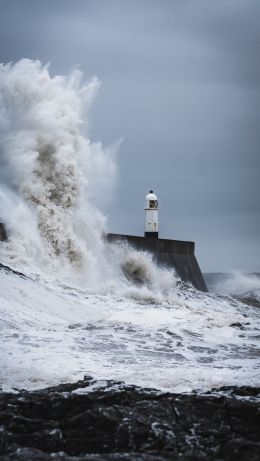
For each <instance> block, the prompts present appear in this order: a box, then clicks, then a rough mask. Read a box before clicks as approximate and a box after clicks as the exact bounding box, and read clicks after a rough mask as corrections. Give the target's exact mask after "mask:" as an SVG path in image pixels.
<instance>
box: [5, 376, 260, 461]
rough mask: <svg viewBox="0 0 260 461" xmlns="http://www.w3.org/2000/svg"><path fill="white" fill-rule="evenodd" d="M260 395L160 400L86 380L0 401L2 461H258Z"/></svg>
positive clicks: (223, 392) (239, 392) (238, 392)
mask: <svg viewBox="0 0 260 461" xmlns="http://www.w3.org/2000/svg"><path fill="white" fill-rule="evenodd" d="M258 395H259V389H256V388H250V387H243V388H232V387H225V388H222V389H219V390H215V391H212V393H208V394H205V395H198V394H189V395H185V394H162V393H159V392H157V391H155V390H149V389H139V388H137V387H135V386H127V385H124V384H123V383H116V382H113V381H106V382H104V381H102V382H95V381H93V380H92V379H91V378H89V377H86V378H85V379H84V380H83V381H79V382H78V383H74V384H63V385H60V386H56V387H52V388H48V389H43V390H40V391H34V392H26V391H20V392H18V393H16V394H12V393H1V394H0V427H1V432H0V452H1V454H2V455H1V456H0V461H11V460H12V461H18V460H19V461H38V460H42V461H45V460H46V461H47V460H52V461H53V460H54V461H55V460H67V461H75V460H81V461H84V460H86V461H87V460H93V461H94V460H99V461H102V460H118V461H123V460H133V461H139V460H140V461H162V460H179V461H181V460H182V461H192V460H197V461H200V460H204V461H206V460H216V461H217V460H218V461H221V460H231V461H233V460H234V461H235V460H239V461H248V460H249V459H250V461H256V460H259V452H260V451H259V450H260V444H259V440H260V416H259V412H258V403H257V402H258V400H257V396H258Z"/></svg>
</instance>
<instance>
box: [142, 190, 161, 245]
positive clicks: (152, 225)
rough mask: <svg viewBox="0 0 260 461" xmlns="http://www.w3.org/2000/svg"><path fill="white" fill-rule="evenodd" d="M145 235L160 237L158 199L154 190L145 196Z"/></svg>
mask: <svg viewBox="0 0 260 461" xmlns="http://www.w3.org/2000/svg"><path fill="white" fill-rule="evenodd" d="M144 236H145V237H154V238H158V199H157V196H156V195H155V193H154V192H153V190H150V192H149V194H147V196H146V197H145V230H144Z"/></svg>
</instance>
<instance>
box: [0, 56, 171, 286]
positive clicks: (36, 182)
mask: <svg viewBox="0 0 260 461" xmlns="http://www.w3.org/2000/svg"><path fill="white" fill-rule="evenodd" d="M98 87H99V81H98V80H97V79H96V78H94V79H92V80H91V81H90V82H87V83H82V74H81V73H80V72H79V71H75V72H73V73H72V74H71V75H70V77H69V78H65V77H61V76H55V77H51V75H50V73H49V69H48V66H42V64H41V63H40V62H39V61H31V60H27V59H23V60H21V61H19V62H18V63H16V64H8V65H1V67H0V138H1V142H0V180H1V187H0V210H1V211H0V219H1V220H3V221H4V222H5V224H6V226H7V229H8V234H9V239H8V242H7V243H5V244H2V245H1V247H0V256H1V261H2V262H7V263H8V264H11V265H12V266H15V267H19V268H22V270H26V271H27V272H28V269H29V270H30V271H36V272H38V271H39V270H40V271H41V270H44V271H45V273H46V272H47V273H48V274H53V273H55V274H57V276H58V277H60V276H64V275H66V274H69V277H70V280H71V277H72V276H73V274H74V276H75V274H77V281H78V280H79V277H80V276H81V277H82V279H83V281H84V286H86V285H88V286H91V287H97V286H98V285H101V284H104V281H106V282H107V281H110V284H113V283H114V282H116V284H117V285H118V283H119V282H120V281H122V279H123V280H124V285H126V286H128V285H129V284H137V285H145V284H146V285H148V286H149V287H150V288H152V286H153V288H155V289H156V290H157V289H158V280H162V287H161V288H162V290H165V288H166V286H168V289H170V288H171V287H172V282H173V273H171V274H170V275H169V274H167V271H165V270H162V269H159V268H156V266H155V265H154V264H153V261H152V260H151V258H149V257H148V256H146V255H144V254H143V255H142V254H139V253H137V252H134V251H133V250H131V251H129V249H127V248H119V249H118V248H115V247H113V246H112V247H111V248H110V249H109V251H107V249H106V251H104V246H105V243H104V239H103V234H104V233H105V229H106V219H105V217H104V215H103V214H102V213H101V212H100V211H99V209H98V207H97V205H100V204H102V200H103V199H104V198H105V199H106V200H107V198H108V197H110V196H111V191H112V190H113V186H114V184H115V177H116V166H115V162H114V158H113V157H114V155H113V154H114V152H113V151H112V150H111V149H110V150H109V149H104V148H103V147H102V145H101V143H91V142H90V140H89V138H88V133H87V131H86V125H87V124H86V122H85V123H83V119H84V120H85V119H86V117H87V111H88V109H89V106H90V105H91V103H92V100H93V97H94V96H95V93H96V91H97V89H98ZM155 272H156V273H157V276H155ZM138 277H139V279H138Z"/></svg>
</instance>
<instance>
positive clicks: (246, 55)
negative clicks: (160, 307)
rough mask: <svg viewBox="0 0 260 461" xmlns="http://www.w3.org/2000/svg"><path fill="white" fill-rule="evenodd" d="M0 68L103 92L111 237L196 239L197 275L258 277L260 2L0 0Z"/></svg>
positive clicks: (101, 125) (97, 123)
mask: <svg viewBox="0 0 260 461" xmlns="http://www.w3.org/2000/svg"><path fill="white" fill-rule="evenodd" d="M0 8H1V9H0V11H1V14H0V60H1V62H4V63H6V62H10V61H17V60H19V59H21V58H23V57H27V58H32V59H40V60H41V61H42V62H43V63H46V62H49V61H50V62H51V67H50V71H51V73H52V74H55V73H62V74H68V73H69V72H70V71H71V70H73V69H75V68H76V67H77V68H80V69H81V70H82V71H83V72H84V75H85V76H86V77H87V78H88V77H91V76H93V75H96V76H98V77H99V79H100V80H101V82H102V85H101V89H100V91H99V94H98V97H97V99H96V101H95V103H94V105H93V108H92V111H91V125H90V134H91V138H92V140H101V141H102V142H103V143H104V144H105V145H106V146H109V145H112V144H113V143H115V142H117V141H118V140H119V139H121V138H123V139H124V141H123V142H122V144H121V146H120V150H119V153H118V168H119V178H118V185H117V188H116V191H115V195H114V199H113V201H112V202H111V203H110V205H109V206H107V207H106V208H105V210H104V211H105V213H106V214H108V215H109V230H110V231H111V232H121V233H129V234H137V235H142V234H143V222H144V216H143V214H144V211H143V208H144V198H145V195H146V193H147V192H148V191H149V189H154V190H155V191H156V193H157V194H158V198H159V204H160V212H159V213H160V236H161V237H165V238H174V239H179V240H195V242H196V255H197V258H198V261H199V263H200V266H201V268H202V270H203V271H228V270H231V269H238V270H244V271H260V152H259V147H260V1H259V0H215V1H210V0H0Z"/></svg>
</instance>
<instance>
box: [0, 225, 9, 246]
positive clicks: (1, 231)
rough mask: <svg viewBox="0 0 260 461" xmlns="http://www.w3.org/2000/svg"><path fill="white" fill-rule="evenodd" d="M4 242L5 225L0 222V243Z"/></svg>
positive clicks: (5, 238) (5, 237)
mask: <svg viewBox="0 0 260 461" xmlns="http://www.w3.org/2000/svg"><path fill="white" fill-rule="evenodd" d="M5 240H7V234H6V230H5V225H4V223H2V222H0V242H5Z"/></svg>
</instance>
